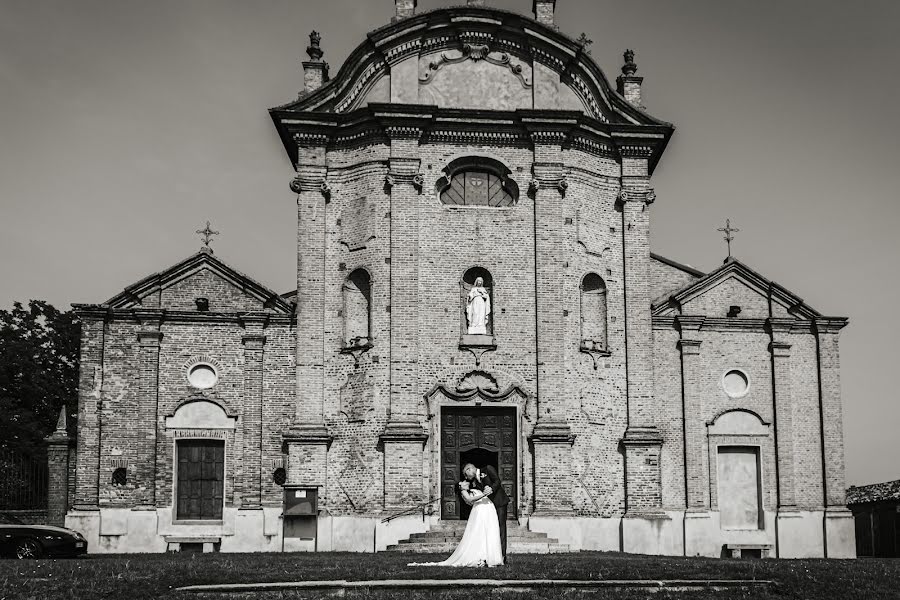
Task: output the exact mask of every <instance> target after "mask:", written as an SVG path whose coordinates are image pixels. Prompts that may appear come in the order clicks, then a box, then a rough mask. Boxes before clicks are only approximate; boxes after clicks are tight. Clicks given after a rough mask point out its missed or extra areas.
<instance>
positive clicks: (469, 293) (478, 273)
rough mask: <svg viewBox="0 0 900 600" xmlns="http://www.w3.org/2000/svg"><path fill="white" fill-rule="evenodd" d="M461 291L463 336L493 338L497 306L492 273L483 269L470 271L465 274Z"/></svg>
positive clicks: (471, 269) (474, 268)
mask: <svg viewBox="0 0 900 600" xmlns="http://www.w3.org/2000/svg"><path fill="white" fill-rule="evenodd" d="M479 282H480V284H479ZM460 290H461V294H460V300H461V303H462V333H463V335H485V336H493V335H494V314H495V313H496V305H495V303H494V278H493V276H491V273H490V271H488V270H487V269H485V268H483V267H472V268H470V269H468V270H467V271H466V272H465V273H464V274H463V277H462V281H461V282H460ZM482 325H483V326H482Z"/></svg>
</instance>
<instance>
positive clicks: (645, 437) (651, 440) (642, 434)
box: [621, 426, 663, 446]
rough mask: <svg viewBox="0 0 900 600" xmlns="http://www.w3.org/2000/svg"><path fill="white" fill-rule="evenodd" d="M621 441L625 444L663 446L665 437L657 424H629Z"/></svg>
mask: <svg viewBox="0 0 900 600" xmlns="http://www.w3.org/2000/svg"><path fill="white" fill-rule="evenodd" d="M621 441H622V444H624V445H625V446H662V444H663V437H662V434H661V433H660V432H659V429H657V428H656V427H655V426H651V427H631V426H629V427H628V428H626V429H625V435H624V436H623V437H622V440H621Z"/></svg>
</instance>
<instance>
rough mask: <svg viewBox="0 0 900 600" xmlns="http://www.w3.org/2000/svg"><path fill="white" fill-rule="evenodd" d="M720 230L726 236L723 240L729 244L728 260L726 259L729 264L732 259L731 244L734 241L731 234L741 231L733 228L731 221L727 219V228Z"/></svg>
mask: <svg viewBox="0 0 900 600" xmlns="http://www.w3.org/2000/svg"><path fill="white" fill-rule="evenodd" d="M718 230H719V231H721V232H722V233H724V234H725V237H724V238H722V239H724V240H725V243H726V244H728V258H727V259H725V261H726V262H728V260H730V259H731V242H732V241H734V236H733V235H731V234H732V233H737V232H739V231H740V229H737V228H735V227H732V226H731V219H725V227H720V228H719V229H718Z"/></svg>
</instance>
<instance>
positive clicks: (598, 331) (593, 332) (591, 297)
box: [581, 273, 609, 351]
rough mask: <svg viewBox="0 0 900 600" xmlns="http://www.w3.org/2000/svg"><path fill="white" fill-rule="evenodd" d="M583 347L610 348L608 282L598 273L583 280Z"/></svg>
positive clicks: (594, 348) (591, 348) (602, 349)
mask: <svg viewBox="0 0 900 600" xmlns="http://www.w3.org/2000/svg"><path fill="white" fill-rule="evenodd" d="M581 347H582V349H584V350H600V351H606V350H607V349H608V347H609V346H608V334H607V305H606V282H605V281H603V278H602V277H600V276H599V275H597V274H596V273H588V274H587V275H585V276H584V278H583V279H582V280H581Z"/></svg>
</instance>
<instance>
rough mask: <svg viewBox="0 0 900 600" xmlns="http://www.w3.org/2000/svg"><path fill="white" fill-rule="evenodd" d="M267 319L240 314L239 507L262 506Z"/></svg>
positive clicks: (254, 314) (255, 507) (256, 507)
mask: <svg viewBox="0 0 900 600" xmlns="http://www.w3.org/2000/svg"><path fill="white" fill-rule="evenodd" d="M267 321H268V315H266V314H265V313H249V314H245V315H243V316H241V322H242V323H243V325H244V330H245V332H246V333H245V334H244V335H243V337H242V338H241V341H242V342H243V345H244V402H243V412H242V417H243V418H242V419H241V421H242V423H241V428H242V429H243V431H242V434H243V436H242V437H243V455H242V457H241V467H242V474H243V477H242V482H241V483H242V485H241V488H242V490H241V492H242V493H241V508H242V509H260V508H262V481H263V479H262V478H263V472H262V436H263V432H262V422H263V416H262V407H263V349H264V347H265V344H266V336H265V335H263V331H264V328H265V326H266V324H267Z"/></svg>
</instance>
